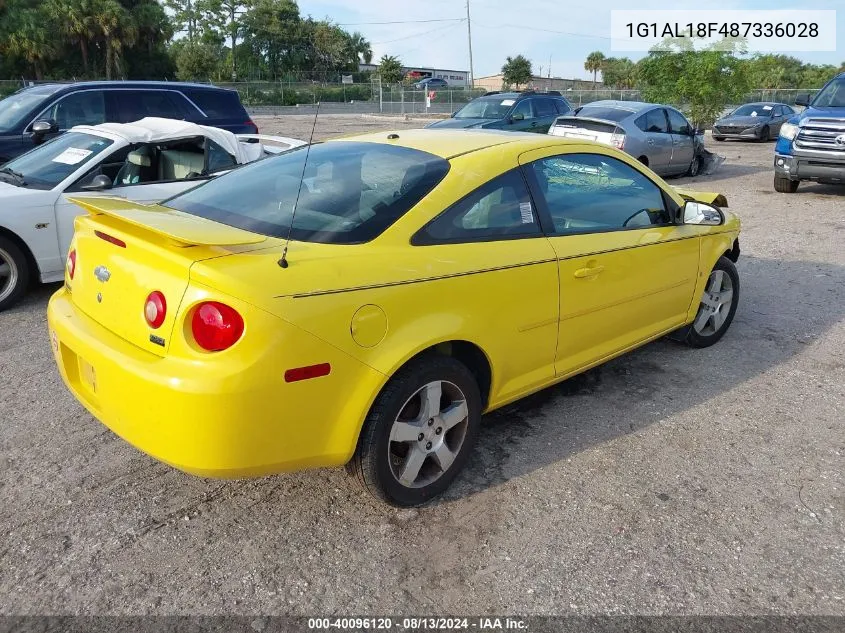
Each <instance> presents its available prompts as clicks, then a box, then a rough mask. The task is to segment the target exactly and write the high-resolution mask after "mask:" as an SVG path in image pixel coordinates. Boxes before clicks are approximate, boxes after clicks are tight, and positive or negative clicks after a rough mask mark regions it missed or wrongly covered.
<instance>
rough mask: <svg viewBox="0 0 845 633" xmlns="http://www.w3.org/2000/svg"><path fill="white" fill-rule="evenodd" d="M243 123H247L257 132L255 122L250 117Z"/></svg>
mask: <svg viewBox="0 0 845 633" xmlns="http://www.w3.org/2000/svg"><path fill="white" fill-rule="evenodd" d="M244 125H249V126H250V127H254V128H255V134H258V126H257V125H256V124H255V123H253V122H252V119H247V120H246V123H244Z"/></svg>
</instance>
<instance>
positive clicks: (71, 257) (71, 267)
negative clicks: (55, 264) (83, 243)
mask: <svg viewBox="0 0 845 633" xmlns="http://www.w3.org/2000/svg"><path fill="white" fill-rule="evenodd" d="M75 272H76V249H73V250H72V251H71V252H70V253H68V254H67V274H68V277H70V278H71V279H73V273H75Z"/></svg>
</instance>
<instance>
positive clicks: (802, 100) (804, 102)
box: [795, 93, 810, 107]
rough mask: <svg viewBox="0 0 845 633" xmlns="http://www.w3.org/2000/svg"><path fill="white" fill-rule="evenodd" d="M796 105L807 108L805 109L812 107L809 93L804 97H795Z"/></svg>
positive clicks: (803, 95)
mask: <svg viewBox="0 0 845 633" xmlns="http://www.w3.org/2000/svg"><path fill="white" fill-rule="evenodd" d="M795 105H800V106H805V107H806V106H808V105H810V95H809V93H806V94H802V95H796V96H795Z"/></svg>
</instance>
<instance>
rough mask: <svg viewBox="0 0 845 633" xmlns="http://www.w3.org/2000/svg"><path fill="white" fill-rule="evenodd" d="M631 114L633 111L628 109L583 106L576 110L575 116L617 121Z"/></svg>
mask: <svg viewBox="0 0 845 633" xmlns="http://www.w3.org/2000/svg"><path fill="white" fill-rule="evenodd" d="M632 114H633V112H631V111H630V110H620V109H619V108H608V107H603V106H602V107H599V106H595V107H590V106H584V107H583V108H581V109H580V110H578V112H577V113H576V114H575V116H585V117H589V118H591V119H604V120H606V121H616V122H617V123H618V122H619V121H621V120H622V119H627V118H628V117H629V116H631V115H632Z"/></svg>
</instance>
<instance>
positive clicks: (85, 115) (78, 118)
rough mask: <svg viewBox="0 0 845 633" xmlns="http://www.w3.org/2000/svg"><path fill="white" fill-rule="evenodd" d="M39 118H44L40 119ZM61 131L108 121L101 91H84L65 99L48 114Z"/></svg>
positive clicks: (51, 108) (54, 105)
mask: <svg viewBox="0 0 845 633" xmlns="http://www.w3.org/2000/svg"><path fill="white" fill-rule="evenodd" d="M39 118H43V116H42V117H39ZM47 118H50V119H53V120H54V121H55V122H56V123H57V124H58V126H59V129H60V130H67V129H70V128H72V127H73V126H74V125H97V124H99V123H105V121H106V106H105V100H104V98H103V92H102V91H101V90H83V91H81V92H74V93H73V94H69V95H68V96H66V97H63V98H62V99H60V100H59V101H57V102H56V103H55V104H53V105H52V106H51V107H50V109H49V110H48V113H47Z"/></svg>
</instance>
